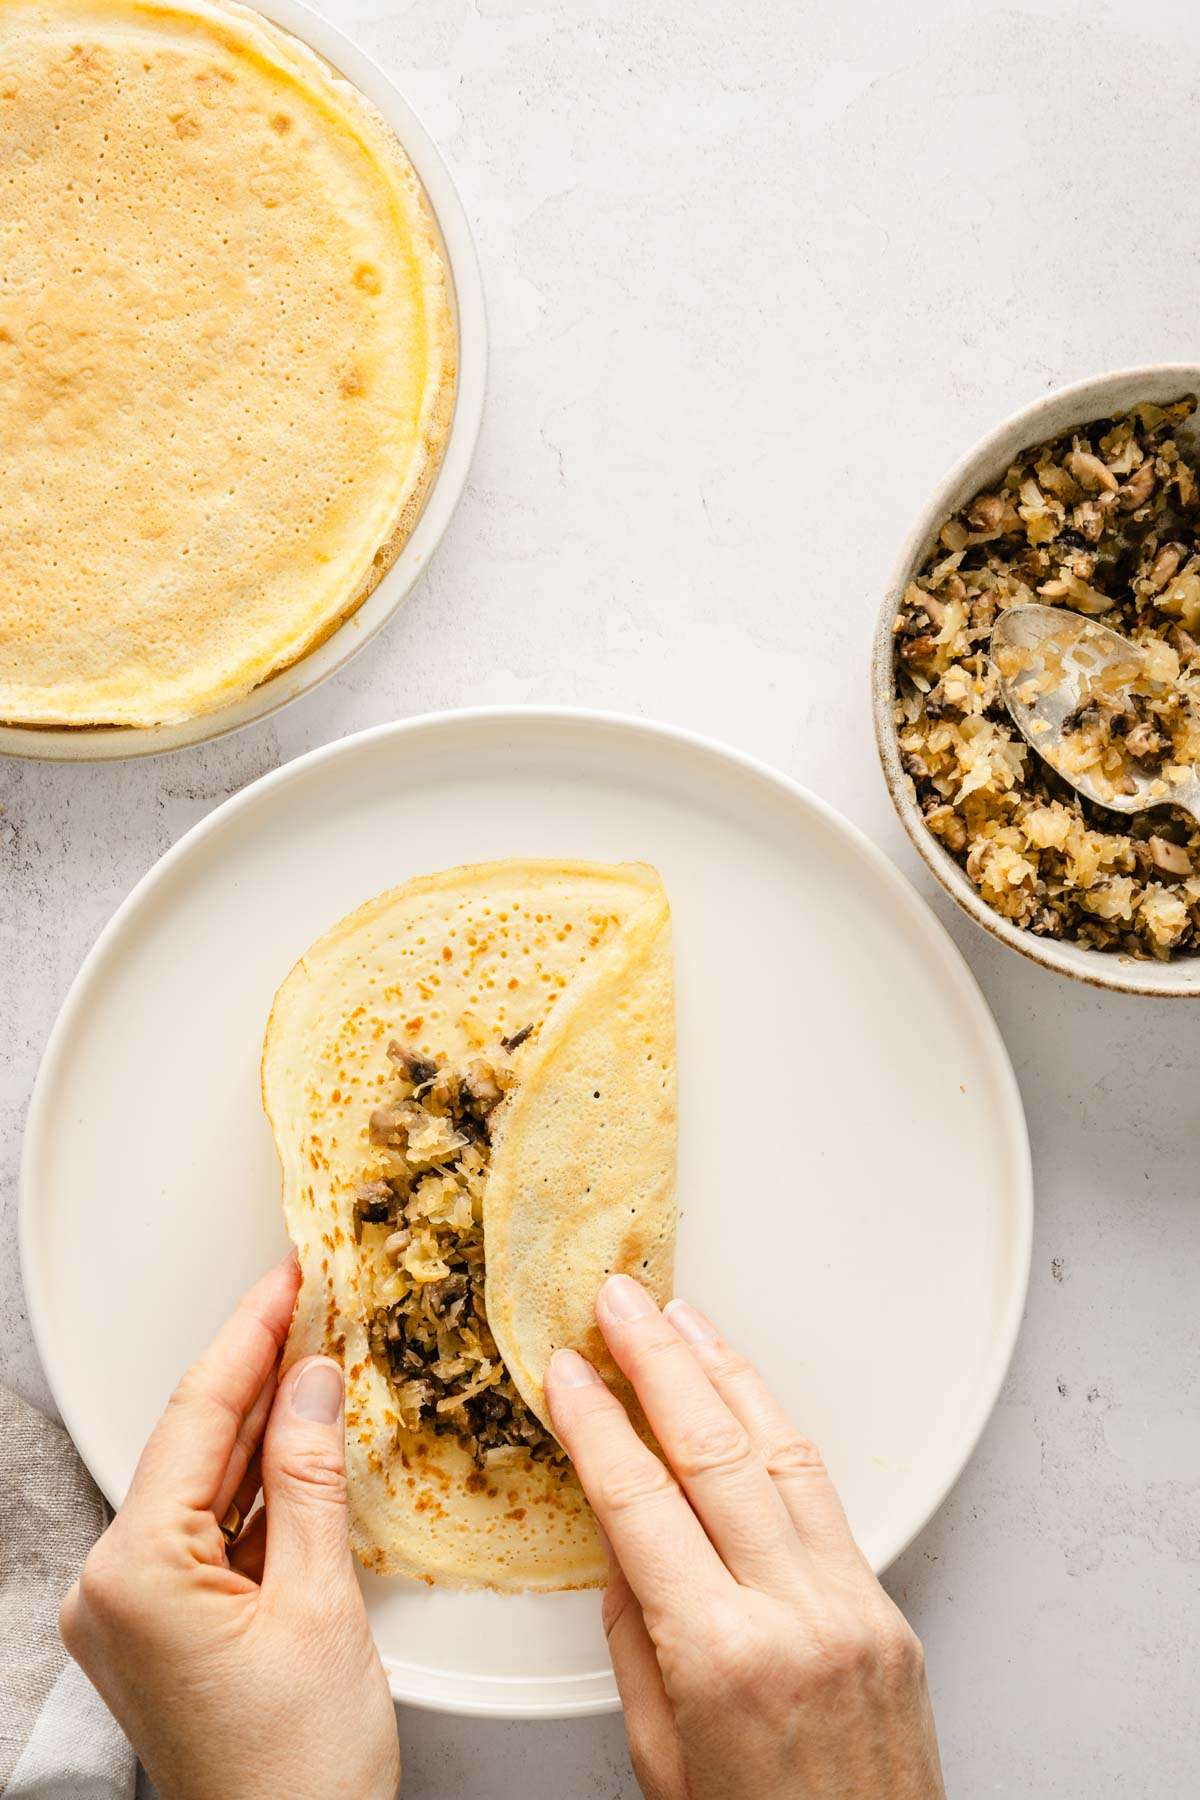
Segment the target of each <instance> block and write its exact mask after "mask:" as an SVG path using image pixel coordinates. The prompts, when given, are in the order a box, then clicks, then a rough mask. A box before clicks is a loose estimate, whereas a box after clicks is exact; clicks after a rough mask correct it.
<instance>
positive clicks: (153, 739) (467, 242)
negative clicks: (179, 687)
mask: <svg viewBox="0 0 1200 1800" xmlns="http://www.w3.org/2000/svg"><path fill="white" fill-rule="evenodd" d="M177 3H178V4H180V5H182V6H184V7H185V8H187V9H190V10H192V11H197V12H205V11H209V10H211V8H210V6H209V5H208V3H207V0H177ZM239 3H244V4H245V5H246V6H247V8H248V10H249V11H251V12H256V13H260V14H261V15H262V16H263V17H264V18H265V19H267V20H268V21H269V22H270V23H271V24H273V25H277V26H279V27H280V28H281V29H282V30H284V31H287V32H289V33H290V34H291V35H292V36H293V37H296V38H299V39H300V41H301V42H302V43H303V44H305V45H306V46H307V47H308V48H309V49H310V50H312V51H314V52H315V53H316V54H317V55H318V56H319V57H320V58H321V59H322V60H323V61H324V62H326V63H328V64H329V65H330V66H331V67H332V68H333V70H334V72H335V73H336V74H338V75H341V76H343V77H344V78H345V79H346V80H347V81H349V82H350V83H351V84H352V85H353V86H354V87H355V88H357V89H358V90H359V91H360V92H361V93H363V94H364V95H365V96H366V98H367V100H368V101H369V102H370V103H371V105H373V106H374V107H375V108H376V110H377V111H378V112H379V113H381V114H382V115H383V118H384V120H385V122H386V123H387V125H388V126H390V128H391V129H392V131H393V132H394V133H395V134H396V137H397V138H398V139H399V142H400V145H401V148H402V149H403V151H404V153H405V155H406V156H407V157H408V159H409V161H410V162H411V163H412V166H413V168H414V169H415V170H416V172H417V177H418V179H419V181H420V183H421V187H422V189H423V191H424V193H425V196H426V198H427V200H428V201H429V206H430V210H431V212H432V213H433V218H434V225H435V227H436V231H437V235H438V239H439V243H440V248H441V250H442V252H443V257H444V261H445V264H446V273H447V276H448V278H449V290H450V302H451V307H452V309H453V313H454V318H455V324H456V327H457V337H458V372H457V378H456V384H455V392H454V410H453V413H452V415H451V420H450V430H449V433H448V435H447V438H446V443H445V447H444V449H443V452H442V458H441V462H440V464H439V466H438V468H437V470H436V472H435V474H434V477H433V480H432V482H431V483H430V485H429V491H428V493H427V494H426V495H425V498H424V501H423V504H422V506H421V510H420V512H419V514H418V516H417V522H416V524H415V525H414V527H413V529H412V531H411V532H410V533H409V536H408V538H407V539H406V540H405V542H404V544H403V545H402V546H401V549H400V552H399V555H398V556H397V557H396V559H395V561H394V562H393V563H392V564H391V566H390V567H389V568H388V569H387V570H386V572H385V573H384V575H383V576H382V577H381V578H380V580H379V582H378V583H377V584H376V586H375V587H374V588H373V589H372V591H371V592H370V593H369V594H368V595H367V597H366V599H365V600H363V601H362V602H361V604H360V605H358V606H356V607H355V609H354V611H353V612H351V613H349V614H348V615H347V616H346V618H345V619H343V620H342V622H341V624H340V625H338V626H337V627H335V629H334V630H333V631H332V632H330V634H329V636H328V637H327V638H325V639H324V640H323V641H322V642H321V643H319V644H317V645H316V646H315V647H314V648H313V649H312V650H309V651H308V652H306V654H305V655H303V656H301V657H299V658H297V660H296V661H295V662H293V663H289V664H288V666H287V667H286V668H283V669H279V670H277V671H276V673H275V674H273V675H269V676H268V677H267V678H266V680H265V681H262V682H260V683H259V685H258V686H257V687H255V688H252V689H251V690H250V692H249V693H248V694H243V695H242V697H241V698H240V699H239V700H234V701H231V702H230V703H229V704H227V705H224V706H219V707H216V708H214V709H213V711H211V712H203V713H197V714H195V715H194V716H193V717H191V718H188V719H183V720H180V721H179V722H178V723H176V724H163V725H146V726H118V725H82V726H74V727H72V726H65V725H47V726H42V725H18V724H8V723H4V722H3V721H0V756H11V757H14V758H16V759H18V760H20V761H23V762H68V763H71V762H83V763H93V762H130V761H134V760H136V759H138V758H140V757H144V756H161V755H164V754H168V753H170V752H172V751H175V750H186V749H189V748H191V747H193V746H195V745H198V744H207V743H213V742H215V741H216V740H217V739H219V738H223V737H228V736H229V735H230V734H231V733H232V732H235V731H242V730H244V729H246V728H247V727H249V726H251V725H257V724H259V723H261V721H262V720H264V719H267V718H270V717H271V716H272V715H273V714H275V713H277V712H279V711H280V709H281V708H282V707H285V706H289V705H290V704H291V703H292V701H293V700H299V699H302V698H303V696H304V695H305V694H311V693H312V692H313V691H314V690H315V689H316V688H318V687H320V686H321V685H322V684H323V683H324V682H326V681H328V680H329V679H330V678H331V677H332V676H334V675H336V674H337V673H338V672H339V671H340V670H342V669H344V668H345V667H346V666H347V664H348V663H350V662H351V661H352V660H353V659H354V658H355V657H356V656H357V655H358V654H359V652H360V651H361V650H364V649H365V648H366V647H367V645H368V644H369V643H370V642H371V641H372V640H373V639H374V638H375V637H377V636H378V634H379V633H380V632H381V631H382V630H383V628H384V626H385V625H387V624H388V622H389V621H390V620H391V619H392V618H393V617H394V616H395V614H396V613H397V612H398V611H399V610H400V607H401V606H402V605H403V603H404V602H405V600H407V599H408V597H409V595H410V594H411V593H412V591H413V589H414V588H415V587H416V585H417V583H418V581H420V580H421V578H422V577H423V575H424V574H425V571H426V569H427V568H428V566H429V563H430V561H431V559H432V558H433V556H434V554H435V552H436V551H437V549H438V546H439V545H440V543H441V541H442V539H443V537H444V536H445V534H446V531H447V529H448V528H449V525H450V522H451V520H452V519H453V517H454V514H455V513H456V512H457V510H458V505H459V502H460V500H461V499H462V496H463V493H464V492H465V490H466V485H467V479H468V476H469V475H470V472H471V465H472V463H473V461H474V457H475V451H476V449H477V447H478V443H479V433H480V429H481V427H482V423H483V409H484V402H485V399H486V390H487V373H488V355H489V348H488V324H487V304H486V300H485V296H484V287H483V274H482V271H481V268H480V262H479V251H478V248H477V246H476V243H475V237H474V233H473V232H472V230H471V223H470V218H469V216H468V213H467V209H466V206H465V205H464V203H463V198H462V195H461V194H460V193H459V190H458V185H457V183H456V181H455V179H454V176H453V175H452V173H451V171H450V165H449V163H448V162H447V160H446V158H445V157H444V156H443V154H442V152H441V150H440V148H439V147H438V143H437V140H436V138H435V137H434V136H433V133H432V132H431V131H430V130H429V129H428V127H427V126H426V124H425V123H424V120H423V119H422V118H421V116H420V114H419V113H418V111H417V109H416V107H414V106H413V105H412V103H411V101H409V100H408V99H407V97H406V96H405V95H404V94H403V93H401V91H400V88H399V86H398V85H397V83H396V81H395V80H394V79H393V78H392V76H391V74H390V73H389V72H388V70H387V69H385V68H384V67H383V66H382V65H381V64H380V63H378V62H377V61H376V60H375V58H374V57H373V56H372V55H371V54H370V52H368V51H367V50H364V49H363V48H362V47H361V45H360V44H359V43H358V41H357V40H356V39H355V38H353V37H351V36H350V34H349V33H348V32H346V31H343V30H342V28H341V27H340V25H338V24H335V23H334V22H333V21H332V20H330V19H327V18H326V17H325V15H324V14H323V13H319V12H317V11H316V10H315V9H314V8H313V7H312V6H310V5H308V4H307V0H239Z"/></svg>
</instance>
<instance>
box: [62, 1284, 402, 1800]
mask: <svg viewBox="0 0 1200 1800" xmlns="http://www.w3.org/2000/svg"><path fill="white" fill-rule="evenodd" d="M298 1285H299V1271H298V1269H297V1267H296V1263H295V1260H294V1259H293V1258H291V1257H289V1258H288V1260H287V1261H286V1262H284V1263H281V1264H280V1266H279V1267H278V1268H277V1269H275V1270H273V1271H272V1273H271V1274H269V1275H267V1276H266V1277H264V1279H263V1280H262V1281H260V1282H259V1284H258V1286H257V1287H255V1288H254V1289H252V1291H251V1292H250V1293H249V1294H248V1295H247V1296H246V1298H245V1299H244V1300H243V1301H242V1303H241V1305H240V1306H239V1307H238V1309H237V1311H236V1312H235V1313H234V1315H233V1317H232V1318H231V1319H230V1320H229V1322H228V1323H227V1324H226V1325H225V1326H224V1327H223V1329H222V1330H221V1331H220V1333H219V1334H218V1336H217V1337H216V1339H215V1340H214V1342H213V1343H212V1345H211V1346H210V1347H209V1349H208V1350H207V1351H206V1352H205V1354H204V1355H203V1356H202V1357H201V1359H200V1361H199V1362H198V1363H196V1365H195V1366H194V1367H193V1368H192V1369H190V1370H189V1371H188V1373H187V1374H186V1375H185V1376H184V1378H183V1380H182V1381H181V1382H180V1384H179V1386H178V1387H177V1388H176V1390H175V1392H174V1394H173V1395H172V1397H171V1401H170V1404H169V1405H168V1407H167V1410H166V1412H165V1413H164V1414H163V1416H162V1418H161V1419H160V1420H159V1422H158V1424H157V1425H156V1427H155V1429H154V1432H153V1434H152V1436H151V1438H150V1441H149V1443H148V1444H147V1445H146V1448H145V1450H144V1451H143V1452H142V1458H141V1461H140V1462H139V1463H138V1466H137V1470H136V1473H135V1474H134V1478H133V1482H132V1485H131V1486H130V1489H129V1494H128V1496H127V1498H126V1501H125V1504H124V1506H122V1508H121V1510H120V1512H119V1513H118V1514H117V1516H116V1518H115V1519H114V1521H113V1523H112V1524H111V1525H110V1526H109V1528H108V1530H107V1531H106V1532H105V1534H104V1536H103V1537H102V1538H101V1539H100V1540H99V1542H98V1543H97V1544H96V1545H95V1547H94V1548H93V1550H92V1552H91V1554H90V1555H89V1557H88V1559H87V1561H86V1563H85V1564H84V1567H83V1572H82V1574H81V1575H80V1578H79V1580H78V1581H77V1582H76V1583H75V1586H74V1587H73V1588H72V1589H71V1591H70V1593H69V1594H68V1595H67V1597H66V1599H65V1600H64V1602H63V1606H62V1612H61V1615H60V1620H59V1623H60V1629H61V1631H62V1636H63V1642H64V1643H65V1644H66V1646H67V1649H68V1650H69V1651H70V1653H71V1655H72V1656H73V1657H74V1658H75V1660H76V1661H77V1662H78V1663H80V1664H81V1665H82V1667H83V1669H84V1670H85V1672H86V1673H87V1675H88V1676H89V1677H90V1679H91V1680H92V1682H93V1683H94V1684H95V1686H96V1687H97V1688H98V1689H99V1690H100V1693H101V1695H102V1696H103V1698H104V1700H105V1701H106V1702H107V1704H108V1706H109V1708H110V1709H111V1711H112V1712H113V1713H114V1714H115V1715H116V1718H117V1720H118V1721H119V1723H120V1724H121V1726H122V1727H123V1728H124V1730H125V1732H126V1733H127V1735H128V1736H129V1738H130V1739H131V1740H132V1742H133V1745H134V1747H135V1749H136V1750H137V1752H138V1754H139V1756H140V1757H141V1759H142V1761H143V1763H144V1764H145V1765H146V1768H147V1769H148V1771H149V1773H150V1776H151V1779H152V1780H153V1781H154V1783H155V1786H156V1787H157V1788H158V1790H159V1792H160V1794H162V1795H163V1800H231V1797H232V1796H236V1797H237V1800H278V1797H279V1796H280V1795H281V1794H288V1795H292V1796H311V1797H312V1800H326V1796H333V1795H347V1796H353V1797H354V1800H376V1797H378V1800H394V1796H395V1794H396V1792H397V1790H398V1788H399V1784H400V1749H399V1744H398V1741H397V1737H396V1715H395V1711H394V1709H393V1706H392V1701H391V1695H390V1694H389V1692H388V1685H387V1679H386V1677H385V1675H384V1672H383V1667H382V1664H381V1663H380V1661H379V1655H378V1652H377V1651H376V1649H375V1644H374V1641H373V1639H372V1637H371V1631H370V1627H369V1626H368V1624H367V1616H366V1611H365V1609H364V1607H363V1601H362V1594H361V1592H360V1590H359V1587H358V1583H357V1581H356V1580H355V1576H354V1568H353V1563H352V1559H351V1554H350V1546H349V1540H348V1537H347V1524H346V1473H345V1448H344V1427H343V1423H342V1375H341V1370H340V1369H339V1368H338V1366H337V1364H336V1363H335V1362H332V1361H330V1360H329V1359H328V1358H327V1357H309V1358H307V1359H306V1360H305V1361H303V1362H300V1363H297V1364H296V1365H295V1366H294V1367H293V1368H291V1369H289V1370H288V1372H287V1374H286V1375H285V1376H284V1378H283V1380H282V1382H280V1383H279V1384H278V1388H277V1385H276V1384H277V1365H278V1359H279V1354H280V1351H281V1349H282V1347H283V1343H284V1339H285V1338H286V1337H287V1332H288V1326H289V1324H290V1322H291V1317H292V1307H293V1305H294V1303H295V1299H296V1290H297V1287H298ZM264 1431H265V1439H264ZM260 1443H261V1446H262V1448H261V1456H260V1454H259V1446H260ZM260 1462H261V1476H260V1472H259V1470H260ZM260 1479H261V1485H262V1491H263V1496H264V1500H265V1503H266V1504H265V1511H263V1510H260V1511H259V1512H258V1513H256V1514H255V1515H254V1517H253V1519H252V1520H251V1522H250V1524H249V1526H248V1527H247V1529H246V1530H245V1532H244V1533H243V1534H242V1536H241V1537H240V1538H239V1539H238V1541H237V1543H236V1544H235V1545H234V1546H233V1547H232V1548H228V1547H227V1545H226V1541H225V1538H224V1536H223V1534H222V1532H221V1528H220V1521H222V1520H224V1519H225V1518H226V1516H227V1514H228V1512H229V1509H230V1507H231V1505H232V1506H236V1507H237V1508H238V1511H239V1514H244V1513H246V1512H249V1510H250V1507H251V1506H252V1505H253V1503H254V1499H255V1496H256V1495H257V1493H258V1489H259V1484H260Z"/></svg>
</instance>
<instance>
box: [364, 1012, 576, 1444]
mask: <svg viewBox="0 0 1200 1800" xmlns="http://www.w3.org/2000/svg"><path fill="white" fill-rule="evenodd" d="M526 1036H528V1030H526V1031H523V1032H520V1033H518V1034H517V1035H516V1036H514V1037H510V1038H505V1039H502V1040H501V1042H500V1044H499V1046H498V1048H497V1050H496V1051H495V1052H494V1053H491V1054H489V1055H487V1056H482V1055H481V1056H478V1057H475V1058H473V1059H471V1060H470V1061H468V1062H466V1063H465V1064H464V1065H462V1066H461V1067H457V1066H453V1065H449V1064H447V1063H445V1062H444V1061H442V1060H441V1059H440V1058H439V1059H436V1060H435V1059H430V1058H426V1057H421V1056H417V1055H414V1054H413V1052H411V1051H410V1050H407V1049H405V1048H404V1047H403V1046H402V1045H400V1044H396V1043H393V1044H390V1045H389V1046H388V1057H389V1058H390V1060H391V1063H392V1066H393V1070H394V1076H393V1080H392V1083H391V1086H390V1088H389V1091H388V1093H387V1094H386V1096H385V1097H384V1099H383V1101H382V1103H381V1104H380V1105H379V1106H377V1107H376V1108H375V1110H374V1111H373V1112H372V1114H371V1116H370V1120H369V1122H368V1138H369V1141H370V1145H371V1161H370V1165H369V1167H368V1169H367V1171H366V1173H365V1177H364V1179H363V1181H362V1182H361V1183H360V1184H359V1187H358V1189H357V1191H356V1194H355V1201H354V1224H355V1233H356V1236H357V1238H358V1240H359V1242H360V1243H361V1244H363V1245H364V1246H365V1247H366V1249H367V1250H368V1251H369V1252H370V1253H371V1254H370V1256H369V1265H370V1270H371V1282H372V1301H371V1314H370V1325H369V1332H370V1343H371V1350H372V1354H373V1355H374V1356H375V1358H376V1361H377V1362H378V1363H379V1365H380V1367H381V1368H383V1369H384V1371H385V1372H386V1374H387V1376H388V1379H389V1381H390V1383H391V1386H392V1390H393V1393H394V1394H395V1397H396V1405H397V1409H398V1411H399V1413H400V1417H401V1419H402V1420H403V1423H404V1424H405V1426H406V1427H408V1428H409V1429H410V1430H416V1429H417V1428H418V1427H421V1426H425V1427H430V1428H432V1430H433V1431H434V1432H436V1433H438V1434H439V1435H440V1434H442V1433H444V1432H453V1433H454V1434H455V1435H456V1436H458V1437H459V1438H461V1439H462V1441H463V1442H464V1443H465V1444H466V1446H467V1448H468V1449H469V1450H470V1452H471V1454H472V1456H473V1457H474V1459H475V1461H476V1463H477V1464H478V1465H480V1466H481V1467H482V1466H483V1464H484V1463H485V1461H486V1460H487V1458H488V1456H489V1455H490V1454H491V1453H493V1452H495V1451H500V1450H512V1449H520V1450H523V1451H526V1452H527V1453H528V1454H529V1455H530V1456H532V1457H535V1458H536V1459H538V1460H539V1461H564V1462H565V1453H564V1451H563V1450H562V1448H561V1446H560V1445H559V1444H558V1442H557V1440H556V1439H555V1438H553V1437H552V1436H551V1434H550V1433H549V1432H548V1431H547V1430H546V1428H545V1426H544V1425H543V1424H542V1422H541V1420H540V1419H538V1418H537V1416H536V1415H535V1414H534V1413H533V1412H531V1411H530V1409H529V1407H528V1406H526V1404H525V1402H524V1400H522V1398H521V1396H520V1394H519V1393H518V1392H517V1389H516V1387H515V1385H514V1383H513V1380H512V1377H511V1376H510V1375H509V1373H508V1370H507V1369H506V1368H505V1366H504V1363H503V1361H502V1359H501V1357H500V1353H499V1351H498V1350H497V1348H496V1342H495V1339H494V1338H493V1336H492V1333H491V1330H490V1328H489V1326H488V1320H487V1307H486V1303H485V1298H484V1277H485V1270H484V1243H483V1188H484V1182H485V1180H486V1177H487V1171H488V1165H489V1162H490V1159H491V1148H492V1143H491V1120H492V1115H493V1113H494V1112H495V1109H496V1108H497V1107H498V1106H499V1104H500V1102H501V1100H502V1099H503V1098H504V1095H505V1094H506V1093H507V1091H508V1089H509V1088H510V1087H511V1086H512V1084H513V1080H514V1072H513V1067H512V1062H511V1053H512V1051H513V1050H515V1049H516V1048H517V1046H518V1044H519V1043H520V1042H522V1041H523V1039H524V1038H525V1037H526Z"/></svg>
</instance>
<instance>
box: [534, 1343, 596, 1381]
mask: <svg viewBox="0 0 1200 1800" xmlns="http://www.w3.org/2000/svg"><path fill="white" fill-rule="evenodd" d="M546 1373H547V1374H548V1375H549V1376H550V1378H551V1380H552V1381H553V1382H554V1383H555V1384H556V1385H557V1386H558V1387H565V1388H581V1387H591V1386H592V1385H593V1384H594V1383H595V1382H597V1381H599V1379H600V1377H599V1376H598V1375H597V1373H596V1371H595V1369H593V1367H592V1365H591V1363H590V1362H588V1360H587V1358H586V1357H583V1356H580V1354H579V1352H578V1351H577V1350H556V1351H555V1352H554V1355H553V1356H552V1357H551V1358H550V1367H549V1368H548V1369H547V1371H546Z"/></svg>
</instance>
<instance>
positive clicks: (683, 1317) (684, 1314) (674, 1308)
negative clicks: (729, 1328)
mask: <svg viewBox="0 0 1200 1800" xmlns="http://www.w3.org/2000/svg"><path fill="white" fill-rule="evenodd" d="M663 1313H664V1315H665V1317H666V1318H668V1319H670V1321H671V1323H672V1325H673V1326H674V1327H675V1329H676V1331H677V1332H678V1333H679V1335H680V1337H681V1338H682V1339H683V1341H684V1343H685V1344H711V1343H713V1342H714V1341H715V1339H716V1336H717V1332H716V1329H715V1327H714V1326H712V1325H710V1324H709V1322H708V1320H707V1319H706V1318H705V1316H704V1314H703V1313H700V1312H697V1311H696V1309H695V1307H694V1306H689V1305H688V1303H687V1301H686V1300H668V1301H667V1304H666V1305H665V1306H664V1307H663Z"/></svg>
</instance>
